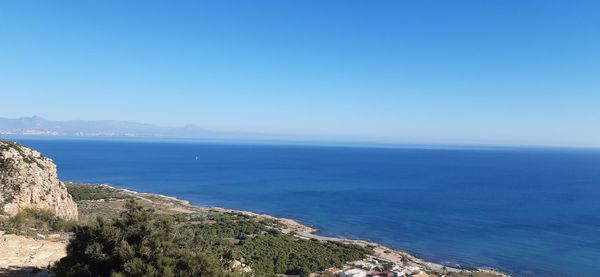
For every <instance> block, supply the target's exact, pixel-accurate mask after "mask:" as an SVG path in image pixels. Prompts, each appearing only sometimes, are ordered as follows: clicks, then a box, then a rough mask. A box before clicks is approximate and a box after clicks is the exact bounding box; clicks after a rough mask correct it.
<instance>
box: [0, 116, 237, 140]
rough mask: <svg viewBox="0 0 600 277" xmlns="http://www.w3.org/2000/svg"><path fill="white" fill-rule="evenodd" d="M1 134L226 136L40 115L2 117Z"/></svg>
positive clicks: (195, 128)
mask: <svg viewBox="0 0 600 277" xmlns="http://www.w3.org/2000/svg"><path fill="white" fill-rule="evenodd" d="M0 134H4V135H46V136H110V137H173V138H203V137H227V136H228V135H227V134H224V133H217V132H211V131H208V130H205V129H202V128H200V127H198V126H195V125H186V126H182V127H165V126H157V125H152V124H143V123H136V122H127V121H116V120H71V121H50V120H46V119H44V118H41V117H39V116H32V117H21V118H0Z"/></svg>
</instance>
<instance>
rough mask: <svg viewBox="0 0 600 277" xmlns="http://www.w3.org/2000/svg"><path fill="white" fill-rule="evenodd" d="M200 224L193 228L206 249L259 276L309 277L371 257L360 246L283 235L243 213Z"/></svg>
mask: <svg viewBox="0 0 600 277" xmlns="http://www.w3.org/2000/svg"><path fill="white" fill-rule="evenodd" d="M196 220H198V219H196ZM200 221H203V222H201V223H203V224H194V225H193V229H194V231H195V234H196V237H199V238H202V239H203V240H202V241H199V242H198V243H199V244H200V245H203V247H204V249H206V250H209V251H213V252H218V253H220V254H222V255H224V256H226V257H230V258H235V259H239V260H242V261H245V262H246V263H248V264H249V265H250V266H251V267H252V269H253V270H254V272H255V273H256V274H258V276H269V275H273V274H276V273H279V274H287V275H300V276H308V274H309V273H310V272H316V271H321V270H324V269H326V268H329V267H332V266H338V267H341V266H342V265H343V264H344V263H346V262H348V261H354V260H358V259H362V258H364V257H365V255H367V254H370V250H368V249H366V248H364V247H360V246H355V245H347V244H342V243H337V242H319V241H314V240H304V239H297V238H293V237H291V236H288V235H283V234H280V233H279V231H278V229H277V227H279V226H278V223H277V222H276V221H265V220H263V221H261V222H258V221H256V220H255V219H254V218H252V217H250V216H247V215H244V214H236V213H231V214H218V215H208V216H206V217H205V218H204V220H202V219H201V220H200ZM223 238H225V239H223Z"/></svg>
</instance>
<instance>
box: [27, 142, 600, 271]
mask: <svg viewBox="0 0 600 277" xmlns="http://www.w3.org/2000/svg"><path fill="white" fill-rule="evenodd" d="M19 141H20V142H22V143H24V144H26V145H28V146H31V147H34V148H36V149H38V150H39V151H41V152H42V153H43V154H45V155H46V156H49V157H51V158H52V159H54V161H55V163H56V164H57V165H58V168H59V174H60V177H61V178H62V179H63V180H66V181H79V182H94V183H98V182H102V183H112V184H116V185H119V186H122V187H126V188H131V189H135V190H141V191H147V192H155V193H161V194H167V195H172V196H176V197H180V198H183V199H187V200H191V201H192V202H193V203H195V204H200V205H214V206H222V207H228V208H234V209H243V210H251V211H256V212H261V213H269V214H273V215H276V216H283V217H289V218H294V219H298V220H300V221H301V222H303V223H305V224H308V225H312V226H315V227H317V228H319V229H320V230H321V231H320V234H323V235H333V236H343V237H348V238H361V239H368V240H372V241H377V242H380V243H384V244H387V245H390V246H393V247H397V248H400V249H404V250H408V251H410V252H412V253H414V254H415V255H417V256H420V257H423V258H426V259H430V260H434V261H437V262H443V263H448V264H460V265H463V266H489V267H496V268H500V269H503V270H506V271H509V272H511V273H513V274H515V275H516V276H600V151H599V150H568V149H524V148H522V149H517V148H512V149H511V148H504V149H501V148H497V149H493V148H490V149H476V148H473V149H418V148H404V149H401V148H400V149H398V148H359V147H319V146H282V145H243V144H237V145H236V144H209V143H169V142H123V141H121V142H119V141H92V140H30V139H19ZM196 157H197V158H196Z"/></svg>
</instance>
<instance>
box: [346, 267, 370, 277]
mask: <svg viewBox="0 0 600 277" xmlns="http://www.w3.org/2000/svg"><path fill="white" fill-rule="evenodd" d="M340 277H367V272H366V271H364V270H362V269H358V268H353V269H348V270H346V271H344V272H342V274H340Z"/></svg>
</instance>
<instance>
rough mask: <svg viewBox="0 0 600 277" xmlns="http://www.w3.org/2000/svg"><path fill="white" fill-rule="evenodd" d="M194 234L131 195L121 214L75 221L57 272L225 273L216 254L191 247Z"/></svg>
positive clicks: (106, 274) (71, 274)
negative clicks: (81, 223)
mask: <svg viewBox="0 0 600 277" xmlns="http://www.w3.org/2000/svg"><path fill="white" fill-rule="evenodd" d="M193 241H194V236H193V233H191V232H190V229H187V228H181V226H179V225H177V224H175V221H174V220H173V218H171V217H168V216H159V215H157V214H155V213H153V212H152V211H150V210H146V209H143V208H142V207H141V206H138V205H136V204H135V203H134V202H133V201H131V202H129V203H128V204H127V209H126V211H125V212H123V213H122V214H121V216H120V217H118V218H116V219H114V220H110V221H105V220H103V219H101V218H99V219H98V221H97V222H96V224H93V225H90V226H83V227H78V228H77V229H76V231H75V237H74V238H73V239H72V240H71V242H70V243H69V245H68V247H67V256H66V257H65V258H63V259H62V260H61V261H60V262H59V263H58V265H57V266H56V275H57V276H228V273H226V272H225V270H224V269H223V268H222V266H221V264H220V263H219V261H218V259H217V258H216V257H215V256H212V255H210V254H207V253H205V252H202V251H194V250H196V249H194V248H195V247H194V243H193Z"/></svg>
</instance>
